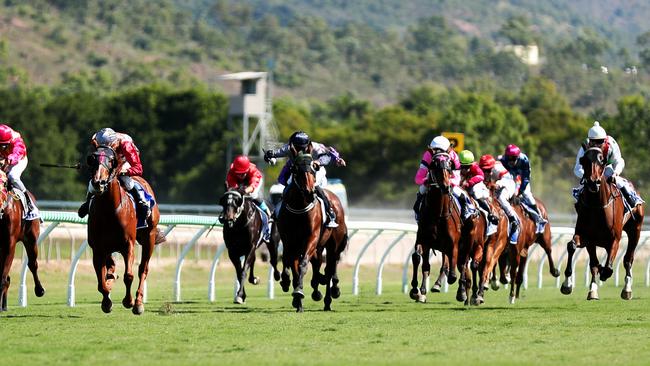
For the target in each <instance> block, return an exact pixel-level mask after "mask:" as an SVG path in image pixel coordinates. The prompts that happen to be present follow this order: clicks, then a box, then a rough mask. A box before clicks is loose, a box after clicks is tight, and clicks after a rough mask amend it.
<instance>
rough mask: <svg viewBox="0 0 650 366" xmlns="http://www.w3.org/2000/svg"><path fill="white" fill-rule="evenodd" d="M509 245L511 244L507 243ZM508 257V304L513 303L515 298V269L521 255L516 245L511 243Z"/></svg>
mask: <svg viewBox="0 0 650 366" xmlns="http://www.w3.org/2000/svg"><path fill="white" fill-rule="evenodd" d="M508 245H511V244H508ZM509 258H510V297H509V301H510V304H514V303H515V299H516V296H515V295H516V294H515V291H516V289H515V287H517V285H516V282H517V269H518V268H519V261H520V259H521V257H520V256H519V253H518V251H517V247H516V246H515V245H512V247H511V248H510V251H509Z"/></svg>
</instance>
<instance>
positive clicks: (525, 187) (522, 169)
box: [499, 144, 548, 234]
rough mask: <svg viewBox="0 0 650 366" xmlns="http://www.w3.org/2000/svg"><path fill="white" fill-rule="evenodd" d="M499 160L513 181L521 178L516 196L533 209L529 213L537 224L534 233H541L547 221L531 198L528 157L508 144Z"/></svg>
mask: <svg viewBox="0 0 650 366" xmlns="http://www.w3.org/2000/svg"><path fill="white" fill-rule="evenodd" d="M499 160H500V161H501V163H502V164H503V166H504V167H505V168H506V169H507V170H508V172H509V173H510V174H511V175H512V177H513V178H514V179H515V180H516V179H517V177H519V178H521V185H520V186H519V193H518V196H519V197H520V198H521V199H522V201H523V202H524V203H525V204H526V205H527V206H528V207H530V208H532V209H533V211H534V213H533V212H531V214H532V216H533V219H534V220H535V223H536V224H537V230H536V232H537V233H538V234H539V233H541V232H542V231H544V226H545V225H546V224H547V223H548V221H547V220H546V219H544V217H543V216H542V214H541V212H540V211H539V207H537V203H536V201H535V197H533V192H532V189H531V186H530V160H529V159H528V156H526V154H524V153H522V152H521V149H520V148H519V147H518V146H517V145H513V144H510V145H508V146H507V147H506V150H505V154H503V156H501V157H500V158H499ZM529 212H530V211H529Z"/></svg>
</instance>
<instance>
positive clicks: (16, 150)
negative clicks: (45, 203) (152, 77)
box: [0, 124, 39, 220]
mask: <svg viewBox="0 0 650 366" xmlns="http://www.w3.org/2000/svg"><path fill="white" fill-rule="evenodd" d="M0 157H1V158H2V159H4V160H5V164H4V167H3V168H4V171H5V172H6V173H7V178H8V179H9V183H10V184H11V186H12V187H13V188H16V189H18V190H20V191H21V192H23V193H24V194H25V198H26V200H27V207H26V208H25V209H26V211H27V212H26V214H25V215H26V219H27V220H35V219H37V218H38V217H39V212H38V208H36V204H35V202H33V201H32V199H31V198H30V197H29V194H28V191H27V187H25V184H24V183H23V181H22V180H21V179H20V176H21V174H22V173H23V171H25V168H27V162H28V160H27V147H25V142H24V141H23V138H22V137H21V136H20V133H18V132H16V131H14V130H13V129H12V128H11V127H9V126H7V125H5V124H1V125H0Z"/></svg>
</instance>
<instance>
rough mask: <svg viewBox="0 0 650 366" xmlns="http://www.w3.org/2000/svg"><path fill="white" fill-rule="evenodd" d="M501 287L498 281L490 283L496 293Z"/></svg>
mask: <svg viewBox="0 0 650 366" xmlns="http://www.w3.org/2000/svg"><path fill="white" fill-rule="evenodd" d="M500 287H501V286H499V282H498V281H496V280H493V281H490V288H491V289H492V290H494V291H497V290H498V289H499V288H500Z"/></svg>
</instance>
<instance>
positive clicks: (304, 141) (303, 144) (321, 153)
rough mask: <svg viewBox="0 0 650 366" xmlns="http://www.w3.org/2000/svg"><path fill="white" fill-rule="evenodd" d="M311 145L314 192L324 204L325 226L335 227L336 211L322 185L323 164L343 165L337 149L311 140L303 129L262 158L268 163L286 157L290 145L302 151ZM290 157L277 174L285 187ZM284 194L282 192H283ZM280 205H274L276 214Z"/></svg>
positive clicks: (290, 162)
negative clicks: (313, 163)
mask: <svg viewBox="0 0 650 366" xmlns="http://www.w3.org/2000/svg"><path fill="white" fill-rule="evenodd" d="M310 145H311V155H312V157H313V158H314V162H315V163H316V164H317V165H318V167H319V168H318V169H317V170H316V185H315V186H314V188H315V190H316V194H317V195H318V197H320V199H321V200H323V203H324V204H325V212H326V213H327V223H326V226H327V227H330V228H336V227H338V226H339V225H338V224H337V223H336V213H335V212H334V210H333V209H332V206H331V204H330V201H329V199H328V198H327V195H326V194H325V192H324V191H323V187H325V186H327V177H326V170H325V166H326V165H329V164H331V163H332V162H335V163H336V165H337V166H345V165H346V164H345V160H343V159H341V156H340V155H339V153H338V151H336V149H334V148H333V147H331V146H326V145H323V144H321V143H319V142H315V141H312V140H311V139H310V138H309V135H307V133H305V132H304V131H296V132H294V133H293V134H292V135H291V137H290V138H289V142H288V143H286V144H284V145H283V146H282V147H281V148H279V149H275V150H268V151H266V152H265V153H264V160H265V161H266V162H267V163H268V162H270V161H271V159H273V158H282V157H288V156H289V155H290V154H291V147H293V148H294V149H296V151H297V152H303V151H305V149H307V147H308V146H310ZM291 164H293V163H292V159H287V162H286V164H285V165H284V167H282V171H281V172H280V175H279V176H278V183H280V184H282V185H284V186H285V192H286V187H288V186H289V184H290V183H291V174H290V168H291ZM283 196H284V194H283ZM279 208H280V205H277V206H276V214H277V213H278V212H279Z"/></svg>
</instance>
